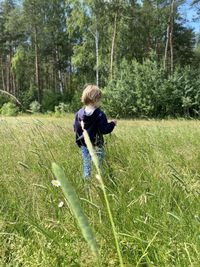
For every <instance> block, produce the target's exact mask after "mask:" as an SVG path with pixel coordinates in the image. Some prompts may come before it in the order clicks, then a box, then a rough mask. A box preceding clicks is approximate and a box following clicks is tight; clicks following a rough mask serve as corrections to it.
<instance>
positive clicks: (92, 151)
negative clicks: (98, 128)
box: [81, 121, 124, 267]
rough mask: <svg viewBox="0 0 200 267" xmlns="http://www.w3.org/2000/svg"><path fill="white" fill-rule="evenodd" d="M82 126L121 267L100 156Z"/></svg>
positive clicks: (120, 255)
mask: <svg viewBox="0 0 200 267" xmlns="http://www.w3.org/2000/svg"><path fill="white" fill-rule="evenodd" d="M81 126H82V129H83V136H84V140H85V143H86V145H87V148H88V150H89V153H90V156H91V158H92V161H93V163H94V165H95V167H96V170H97V175H96V178H97V180H98V181H99V183H100V185H101V189H102V191H103V195H104V199H105V202H106V208H107V212H108V216H109V220H110V224H111V227H112V232H113V235H114V239H115V245H116V249H117V254H118V257H119V262H120V267H124V263H123V259H122V254H121V250H120V247H119V240H118V235H117V231H116V227H115V223H114V220H113V216H112V212H111V208H110V204H109V200H108V197H107V194H106V189H105V185H104V182H103V178H102V176H101V170H100V167H99V160H98V157H97V155H96V153H95V150H94V148H93V145H92V143H91V141H90V137H89V135H88V133H87V130H85V129H84V123H83V121H82V122H81Z"/></svg>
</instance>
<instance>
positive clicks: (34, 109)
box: [30, 100, 41, 113]
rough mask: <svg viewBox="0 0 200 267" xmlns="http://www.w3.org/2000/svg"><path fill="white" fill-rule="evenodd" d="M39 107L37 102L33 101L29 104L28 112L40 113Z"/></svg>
mask: <svg viewBox="0 0 200 267" xmlns="http://www.w3.org/2000/svg"><path fill="white" fill-rule="evenodd" d="M40 108H41V105H40V103H39V102H38V101H36V100H35V101H33V102H31V104H30V110H31V112H32V113H39V112H40Z"/></svg>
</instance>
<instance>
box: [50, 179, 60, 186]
mask: <svg viewBox="0 0 200 267" xmlns="http://www.w3.org/2000/svg"><path fill="white" fill-rule="evenodd" d="M51 183H52V185H53V186H56V187H59V186H60V181H58V180H52V181H51Z"/></svg>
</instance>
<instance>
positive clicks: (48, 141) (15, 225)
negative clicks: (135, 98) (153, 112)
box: [0, 115, 200, 267]
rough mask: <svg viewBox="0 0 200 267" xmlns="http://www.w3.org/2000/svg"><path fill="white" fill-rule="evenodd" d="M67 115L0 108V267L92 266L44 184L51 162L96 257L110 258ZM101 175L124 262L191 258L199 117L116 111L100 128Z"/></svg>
mask: <svg viewBox="0 0 200 267" xmlns="http://www.w3.org/2000/svg"><path fill="white" fill-rule="evenodd" d="M72 124H73V115H67V116H66V117H65V118H54V117H45V116H38V117H37V116H32V117H30V116H29V117H28V116H27V117H26V116H21V117H20V116H19V117H15V118H10V117H0V266H2V267H11V266H12V267H19V266H20V267H21V266H23V267H29V266H30V267H35V266H41V267H51V266H52V267H59V266H64V267H68V266H69V267H78V266H80V267H96V266H97V262H96V259H95V258H94V256H93V254H92V252H91V250H90V247H89V246H88V244H87V242H86V241H85V239H84V238H83V236H82V233H81V230H80V228H79V226H78V224H77V221H76V219H75V217H74V215H73V213H72V211H71V209H70V207H69V203H68V201H67V199H65V197H64V195H63V192H62V190H61V188H60V187H56V186H53V185H52V180H55V177H54V175H53V172H52V167H51V165H52V162H56V163H57V164H58V165H59V166H61V167H62V168H63V170H64V172H65V176H66V177H67V179H68V180H69V181H70V183H71V184H72V186H73V188H74V190H75V192H76V194H77V195H78V197H79V200H80V203H81V207H82V209H83V211H84V212H85V214H86V215H87V218H88V220H89V223H90V225H91V227H92V230H93V233H94V235H95V238H96V241H97V244H98V247H99V252H100V258H101V266H103V267H106V266H107V267H117V266H119V259H118V256H117V251H116V248H115V240H114V237H113V234H112V230H111V225H110V221H109V218H108V214H107V209H106V204H105V201H104V198H103V193H102V190H101V187H100V186H99V181H98V180H97V179H96V177H95V174H96V172H95V169H94V168H93V171H94V173H93V178H92V180H91V182H87V183H86V182H85V181H84V180H83V179H82V162H81V154H80V151H79V148H78V147H77V146H76V145H75V143H74V133H73V127H72ZM102 176H103V180H104V183H105V186H106V193H107V197H108V200H109V204H110V207H111V211H112V215H113V218H114V223H115V226H116V231H117V236H118V240H119V245H120V250H121V253H122V257H123V262H124V266H126V267H129V266H130V267H134V266H140V267H149V266H152V267H154V266H157V267H162V266H169V267H173V266H178V267H188V266H191V267H198V266H200V121H196V120H191V121H189V120H159V121H156V120H119V121H118V126H117V127H116V129H115V130H114V132H113V134H111V135H108V136H106V138H105V162H104V166H103V169H102ZM86 188H87V189H88V188H89V190H90V194H89V195H88V191H87V190H86ZM62 202H63V203H62ZM61 203H62V204H61ZM61 206H62V207H61Z"/></svg>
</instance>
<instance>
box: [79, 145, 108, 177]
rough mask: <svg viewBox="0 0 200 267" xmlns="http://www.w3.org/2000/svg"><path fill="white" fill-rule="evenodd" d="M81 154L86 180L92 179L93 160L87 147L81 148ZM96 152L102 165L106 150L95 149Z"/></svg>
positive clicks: (101, 148)
mask: <svg viewBox="0 0 200 267" xmlns="http://www.w3.org/2000/svg"><path fill="white" fill-rule="evenodd" d="M81 152H82V157H83V176H84V178H85V179H90V177H91V171H92V158H91V156H90V153H89V151H88V149H87V147H86V146H81ZM95 152H96V155H97V157H98V159H99V163H100V164H102V161H103V159H104V148H103V147H95Z"/></svg>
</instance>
